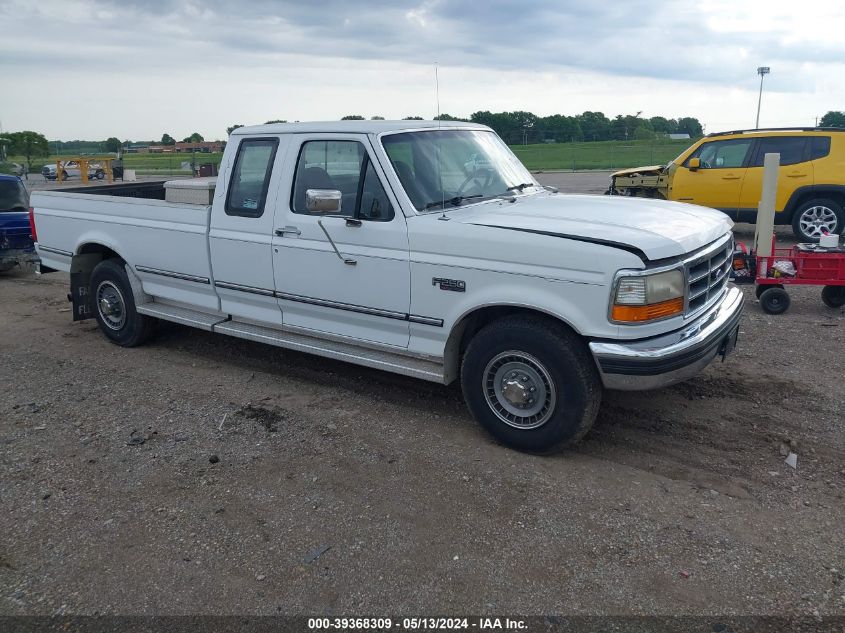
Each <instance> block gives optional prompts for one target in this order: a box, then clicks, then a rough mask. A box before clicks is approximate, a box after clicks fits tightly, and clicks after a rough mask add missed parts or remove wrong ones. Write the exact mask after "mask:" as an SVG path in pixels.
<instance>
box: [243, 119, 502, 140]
mask: <svg viewBox="0 0 845 633" xmlns="http://www.w3.org/2000/svg"><path fill="white" fill-rule="evenodd" d="M450 128H451V129H463V130H467V129H470V130H486V131H491V130H490V128H489V127H487V126H486V125H480V124H478V123H469V122H467V121H419V120H407V121H381V120H376V121H317V122H314V121H308V122H304V123H271V124H269V125H249V126H245V127H239V128H237V129H235V130H232V136H254V135H256V134H297V133H298V134H305V133H308V134H321V133H328V134H331V133H343V134H382V133H384V132H412V131H414V130H438V129H450Z"/></svg>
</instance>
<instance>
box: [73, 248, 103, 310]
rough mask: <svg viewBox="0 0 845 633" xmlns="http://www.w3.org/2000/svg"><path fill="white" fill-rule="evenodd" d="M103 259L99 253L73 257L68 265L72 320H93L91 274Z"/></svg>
mask: <svg viewBox="0 0 845 633" xmlns="http://www.w3.org/2000/svg"><path fill="white" fill-rule="evenodd" d="M102 259H103V257H102V255H100V254H99V253H92V254H90V255H74V256H73V259H72V260H71V264H70V299H71V301H72V302H73V320H74V321H84V320H85V319H93V318H94V302H93V298H92V296H91V273H92V272H93V270H94V267H95V266H96V265H97V264H99V263H100V261H101V260H102Z"/></svg>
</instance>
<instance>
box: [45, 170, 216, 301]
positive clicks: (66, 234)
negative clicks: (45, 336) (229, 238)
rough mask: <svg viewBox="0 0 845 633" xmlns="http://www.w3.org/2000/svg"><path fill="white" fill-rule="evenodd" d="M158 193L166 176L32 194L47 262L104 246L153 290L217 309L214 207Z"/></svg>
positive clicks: (54, 264)
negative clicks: (151, 180) (168, 198)
mask: <svg viewBox="0 0 845 633" xmlns="http://www.w3.org/2000/svg"><path fill="white" fill-rule="evenodd" d="M159 192H160V193H159ZM159 195H161V197H162V198H163V196H164V183H163V182H159V183H141V184H140V185H139V184H134V183H133V184H126V185H114V186H112V185H109V186H102V187H87V188H83V189H76V188H75V189H65V190H58V191H47V192H43V191H37V192H34V193H33V194H32V200H31V205H32V207H33V209H34V213H35V216H36V226H37V232H38V246H39V252H40V256H41V260H42V264H43V265H44V266H47V267H49V268H55V269H57V270H65V271H70V267H71V257H72V256H73V255H78V254H86V253H89V252H95V251H96V249H94V248H93V245H95V244H98V245H106V246H107V247H108V248H110V249H112V250H113V251H114V252H115V253H120V255H121V256H122V257H124V258H125V259H126V261H129V262H132V264H133V266H134V267H135V269H136V271H137V272H138V276H139V277H140V278H141V280H142V281H143V282H144V289H145V290H146V291H147V292H149V293H150V294H154V295H156V296H159V297H162V298H166V299H170V300H173V301H178V302H188V303H191V304H193V305H196V306H201V307H205V308H209V309H213V310H216V309H217V307H218V301H217V298H216V295H215V294H214V292H213V291H212V290H211V287H210V282H211V279H212V273H211V264H210V257H209V251H208V230H209V221H210V213H211V207H210V206H202V205H195V204H185V203H173V202H165V201H164V200H163V199H159V198H158V196H159ZM89 244H90V245H92V248H90V249H89V247H88V245H89ZM197 281H199V283H197Z"/></svg>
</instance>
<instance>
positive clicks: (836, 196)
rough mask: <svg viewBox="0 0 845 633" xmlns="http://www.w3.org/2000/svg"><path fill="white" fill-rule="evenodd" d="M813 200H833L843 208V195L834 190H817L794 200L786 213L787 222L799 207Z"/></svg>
mask: <svg viewBox="0 0 845 633" xmlns="http://www.w3.org/2000/svg"><path fill="white" fill-rule="evenodd" d="M814 199H828V200H833V201H834V202H835V203H836V204H838V205H839V206H841V207H845V193H843V192H841V191H836V190H826V189H819V190H816V191H807V192H805V193H802V194H801V195H800V196H798V197H797V198H796V199H795V202H793V203H792V204H791V205H790V207H789V209H787V213H789V217H788V220H789V221H790V222H791V221H792V218H793V217H794V215H795V212H796V211H797V210H798V209H799V208H800V207H801V205H803V204H805V203H807V202H809V201H810V200H814Z"/></svg>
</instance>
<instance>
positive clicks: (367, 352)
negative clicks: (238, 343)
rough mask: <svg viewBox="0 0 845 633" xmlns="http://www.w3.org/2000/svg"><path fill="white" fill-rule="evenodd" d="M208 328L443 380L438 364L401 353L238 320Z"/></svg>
mask: <svg viewBox="0 0 845 633" xmlns="http://www.w3.org/2000/svg"><path fill="white" fill-rule="evenodd" d="M212 331H213V332H218V333H220V334H228V335H229V336H237V337H238V338H244V339H247V340H250V341H257V342H258V343H267V344H269V345H276V346H278V347H284V348H286V349H291V350H294V351H297V352H305V353H306V354H314V355H316V356H324V357H325V358H332V359H334V360H340V361H345V362H347V363H355V364H356V365H363V366H364V367H372V368H374V369H381V370H384V371H389V372H392V373H395V374H403V375H405V376H412V377H414V378H422V379H423V380H430V381H432V382H439V383H441V384H442V383H443V381H444V376H443V365H442V364H440V363H437V362H434V361H429V360H423V359H420V358H413V357H410V356H405V355H403V354H396V353H392V352H386V351H379V350H374V349H368V348H364V347H360V346H357V345H351V344H349V343H341V342H339V341H329V340H326V339H323V338H316V337H313V336H308V335H305V334H294V333H293V332H283V331H281V330H274V329H272V328H268V327H263V326H260V325H252V324H250V323H242V322H240V321H226V322H223V323H216V324H215V325H214V327H213V329H212Z"/></svg>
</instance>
